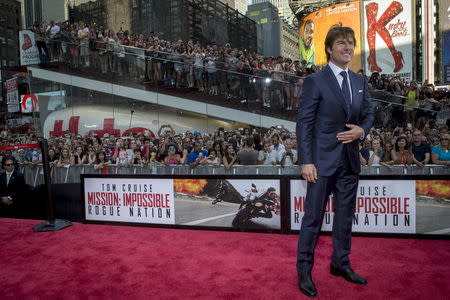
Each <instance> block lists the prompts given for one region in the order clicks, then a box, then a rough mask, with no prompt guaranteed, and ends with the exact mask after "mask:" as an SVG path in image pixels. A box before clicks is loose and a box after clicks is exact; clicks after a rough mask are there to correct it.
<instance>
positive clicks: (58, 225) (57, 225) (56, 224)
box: [33, 139, 72, 232]
mask: <svg viewBox="0 0 450 300" xmlns="http://www.w3.org/2000/svg"><path fill="white" fill-rule="evenodd" d="M39 145H40V147H41V150H42V151H41V152H42V165H43V167H44V181H45V187H46V190H47V218H48V220H47V221H44V222H42V223H39V224H37V225H34V226H33V230H34V231H37V232H43V231H57V230H60V229H63V228H66V227H69V226H71V225H72V222H70V221H67V220H59V219H55V212H54V210H53V198H52V182H51V177H50V164H49V162H48V142H47V140H46V139H42V141H40V142H39Z"/></svg>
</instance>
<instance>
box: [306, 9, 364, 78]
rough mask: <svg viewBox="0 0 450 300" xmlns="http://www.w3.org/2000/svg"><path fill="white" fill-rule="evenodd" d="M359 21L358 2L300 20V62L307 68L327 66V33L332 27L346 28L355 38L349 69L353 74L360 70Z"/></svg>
mask: <svg viewBox="0 0 450 300" xmlns="http://www.w3.org/2000/svg"><path fill="white" fill-rule="evenodd" d="M360 20H361V18H360V6H359V1H352V2H346V3H341V4H335V5H332V6H327V7H324V8H322V9H319V10H316V11H315V12H313V13H310V14H309V15H307V16H306V17H304V18H303V19H302V22H301V26H300V28H299V51H300V60H305V61H306V62H307V65H308V66H311V65H312V64H314V65H325V64H327V57H326V53H325V46H324V41H325V37H326V36H327V33H328V31H329V30H330V28H331V27H334V26H348V27H351V28H352V29H353V30H354V31H355V37H356V48H355V57H354V59H353V60H352V62H351V63H350V65H349V68H350V69H351V70H352V71H354V72H357V71H358V70H360V69H362V64H361V63H362V62H361V30H360V27H361V26H360Z"/></svg>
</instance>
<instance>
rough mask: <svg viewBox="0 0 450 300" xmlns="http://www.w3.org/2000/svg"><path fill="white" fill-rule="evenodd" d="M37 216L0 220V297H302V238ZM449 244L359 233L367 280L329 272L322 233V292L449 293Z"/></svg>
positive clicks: (338, 295) (359, 295) (353, 295)
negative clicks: (45, 225) (50, 226)
mask: <svg viewBox="0 0 450 300" xmlns="http://www.w3.org/2000/svg"><path fill="white" fill-rule="evenodd" d="M37 223H38V221H30V220H14V219H0V237H1V239H0V298H1V299H5V298H22V299H23V298H42V299H44V298H45V299H54V298H57V299H85V298H88V297H89V298H95V299H99V298H105V299H106V298H113V299H117V298H128V299H144V298H145V299H283V300H285V299H299V298H302V295H301V294H300V292H299V291H298V290H297V275H296V270H295V255H296V245H297V236H295V235H290V236H285V235H277V234H261V233H236V232H216V231H191V230H176V229H156V228H137V227H121V226H103V225H83V224H78V223H76V224H74V225H73V226H72V227H69V228H66V229H64V230H62V231H59V232H52V233H35V232H33V231H32V229H31V226H32V225H34V224H37ZM449 246H450V242H449V241H433V240H408V239H383V238H354V239H353V253H352V255H351V258H352V262H353V266H354V267H355V269H356V270H357V271H358V272H359V273H361V274H363V275H365V276H366V278H367V280H368V281H369V284H368V285H367V286H355V285H353V284H351V283H348V282H346V281H344V279H342V278H336V277H333V276H332V275H330V274H329V273H328V266H329V259H330V255H331V238H330V237H321V239H320V241H319V244H318V248H317V253H316V267H315V269H314V272H313V278H314V279H315V281H316V285H317V289H318V293H319V299H327V298H329V299H381V298H385V299H420V298H422V299H444V298H447V299H448V297H449V295H450V284H449V276H450V251H449V250H450V248H449Z"/></svg>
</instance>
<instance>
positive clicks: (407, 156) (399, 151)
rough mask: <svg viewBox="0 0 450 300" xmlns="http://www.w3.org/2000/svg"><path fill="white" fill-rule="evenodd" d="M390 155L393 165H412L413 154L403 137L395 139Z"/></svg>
mask: <svg viewBox="0 0 450 300" xmlns="http://www.w3.org/2000/svg"><path fill="white" fill-rule="evenodd" d="M391 153H392V154H391V155H392V159H393V160H394V164H396V165H400V164H401V165H410V164H412V163H413V154H412V152H411V149H410V147H409V145H408V141H407V140H406V137H404V136H399V137H398V138H397V140H396V141H395V145H394V149H393V150H392V151H391Z"/></svg>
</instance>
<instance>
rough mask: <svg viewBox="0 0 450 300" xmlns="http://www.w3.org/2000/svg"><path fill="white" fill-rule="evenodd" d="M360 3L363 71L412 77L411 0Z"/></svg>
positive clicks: (381, 0)
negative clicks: (361, 10) (362, 12)
mask: <svg viewBox="0 0 450 300" xmlns="http://www.w3.org/2000/svg"><path fill="white" fill-rule="evenodd" d="M363 6H364V37H365V41H364V60H365V67H366V74H367V75H370V74H372V73H373V72H378V73H383V74H386V75H395V76H399V77H401V78H405V79H412V74H413V73H412V72H413V54H412V48H413V27H412V26H413V24H412V22H413V14H412V7H411V0H396V1H392V0H374V1H365V2H363Z"/></svg>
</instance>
